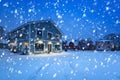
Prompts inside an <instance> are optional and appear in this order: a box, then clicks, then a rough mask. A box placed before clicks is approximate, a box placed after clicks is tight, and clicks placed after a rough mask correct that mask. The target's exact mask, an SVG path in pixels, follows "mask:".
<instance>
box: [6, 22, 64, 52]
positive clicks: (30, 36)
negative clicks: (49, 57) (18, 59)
mask: <svg viewBox="0 0 120 80" xmlns="http://www.w3.org/2000/svg"><path fill="white" fill-rule="evenodd" d="M38 29H40V30H42V37H38V36H37V30H38ZM48 32H51V33H52V37H54V39H49V38H48V37H47V36H48ZM57 34H58V35H59V36H60V38H59V39H57V38H56V35H57ZM61 38H62V34H61V33H60V32H59V31H58V30H57V29H56V28H55V27H54V24H52V23H51V22H35V23H28V24H26V25H23V26H21V27H20V28H17V29H15V30H14V31H12V32H10V35H9V37H8V39H9V40H10V42H9V43H11V42H14V43H16V46H17V48H18V49H17V50H18V51H20V52H23V48H24V47H25V46H24V43H25V42H27V43H28V44H29V45H28V53H35V43H37V42H38V41H39V40H42V41H43V43H44V51H42V52H48V43H49V42H52V51H55V50H54V48H55V45H56V44H57V43H58V42H59V43H60V46H61V50H62V44H61Z"/></svg>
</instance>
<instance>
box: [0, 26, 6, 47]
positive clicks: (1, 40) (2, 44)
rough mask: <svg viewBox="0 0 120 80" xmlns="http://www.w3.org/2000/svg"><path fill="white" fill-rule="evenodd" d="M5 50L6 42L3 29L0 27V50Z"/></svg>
mask: <svg viewBox="0 0 120 80" xmlns="http://www.w3.org/2000/svg"><path fill="white" fill-rule="evenodd" d="M6 48H7V41H6V40H5V28H4V27H2V26H0V49H6Z"/></svg>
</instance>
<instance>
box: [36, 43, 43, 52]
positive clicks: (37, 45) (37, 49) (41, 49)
mask: <svg viewBox="0 0 120 80" xmlns="http://www.w3.org/2000/svg"><path fill="white" fill-rule="evenodd" d="M43 50H44V44H39V43H36V44H35V51H43Z"/></svg>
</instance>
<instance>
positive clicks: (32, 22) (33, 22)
mask: <svg viewBox="0 0 120 80" xmlns="http://www.w3.org/2000/svg"><path fill="white" fill-rule="evenodd" d="M42 22H50V23H52V24H53V25H54V27H55V28H56V29H57V30H58V31H59V32H60V33H61V34H63V32H62V31H61V30H60V29H59V28H58V27H57V25H56V24H55V23H54V21H52V20H40V21H31V22H27V23H25V24H23V25H21V26H19V27H18V28H16V29H14V30H12V31H10V32H14V31H16V30H18V29H20V28H22V27H24V26H26V25H28V24H35V23H42ZM8 34H9V33H8Z"/></svg>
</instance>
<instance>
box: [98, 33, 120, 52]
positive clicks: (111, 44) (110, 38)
mask: <svg viewBox="0 0 120 80" xmlns="http://www.w3.org/2000/svg"><path fill="white" fill-rule="evenodd" d="M96 50H120V35H119V34H114V33H111V34H108V35H106V36H104V37H103V39H102V40H99V41H96Z"/></svg>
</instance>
